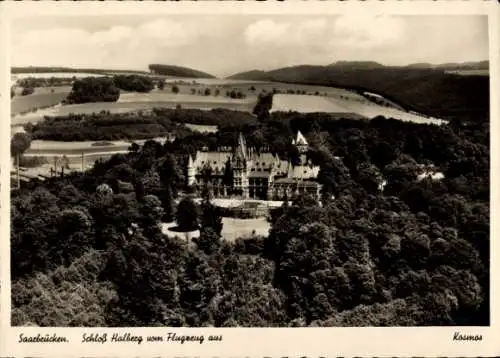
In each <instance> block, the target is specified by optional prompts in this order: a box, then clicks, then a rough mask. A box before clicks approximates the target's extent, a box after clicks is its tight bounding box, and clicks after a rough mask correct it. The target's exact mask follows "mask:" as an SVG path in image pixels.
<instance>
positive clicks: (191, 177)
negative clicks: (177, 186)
mask: <svg viewBox="0 0 500 358" xmlns="http://www.w3.org/2000/svg"><path fill="white" fill-rule="evenodd" d="M195 174H196V169H195V167H194V161H193V158H192V157H191V154H190V155H189V159H188V165H187V185H188V186H193V185H194V183H195V181H196V178H195Z"/></svg>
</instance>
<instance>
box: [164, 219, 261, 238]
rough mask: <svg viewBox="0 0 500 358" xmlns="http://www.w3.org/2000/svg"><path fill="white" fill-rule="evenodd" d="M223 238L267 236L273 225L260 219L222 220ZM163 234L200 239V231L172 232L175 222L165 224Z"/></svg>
mask: <svg viewBox="0 0 500 358" xmlns="http://www.w3.org/2000/svg"><path fill="white" fill-rule="evenodd" d="M222 223H223V227H222V233H221V234H222V237H223V238H224V239H226V240H230V241H234V240H236V239H237V238H239V237H249V236H252V233H254V234H255V235H262V236H267V235H268V234H269V229H270V227H271V225H270V224H269V222H268V221H267V219H266V218H258V219H235V218H222ZM161 226H162V232H163V233H164V234H165V235H167V236H169V237H176V236H177V237H180V238H181V239H186V238H187V239H188V240H191V239H192V238H195V237H199V236H200V231H199V230H195V231H189V232H177V231H173V230H171V229H172V228H174V227H176V226H177V224H176V223H175V222H171V223H163V224H161Z"/></svg>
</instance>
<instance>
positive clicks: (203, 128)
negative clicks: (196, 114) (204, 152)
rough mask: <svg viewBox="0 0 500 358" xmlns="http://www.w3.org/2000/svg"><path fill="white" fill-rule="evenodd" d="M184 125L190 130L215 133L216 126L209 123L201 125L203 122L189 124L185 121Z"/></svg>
mask: <svg viewBox="0 0 500 358" xmlns="http://www.w3.org/2000/svg"><path fill="white" fill-rule="evenodd" d="M185 126H186V127H188V128H189V129H191V130H192V131H196V132H200V133H216V132H217V130H218V129H217V126H211V125H203V124H191V123H187V124H185Z"/></svg>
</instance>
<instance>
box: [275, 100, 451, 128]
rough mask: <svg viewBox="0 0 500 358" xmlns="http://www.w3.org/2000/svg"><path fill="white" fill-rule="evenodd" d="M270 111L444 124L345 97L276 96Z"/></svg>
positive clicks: (438, 120) (434, 119)
mask: <svg viewBox="0 0 500 358" xmlns="http://www.w3.org/2000/svg"><path fill="white" fill-rule="evenodd" d="M360 97H361V96H360ZM271 111H272V112H274V111H297V112H303V113H311V112H330V113H355V114H358V115H360V116H362V117H366V118H373V117H376V116H384V117H392V118H395V119H399V120H402V121H411V122H415V123H433V124H442V123H444V121H442V120H440V119H437V118H428V117H425V116H422V115H418V114H413V113H408V112H405V111H401V110H398V109H396V108H391V107H385V106H380V105H377V104H375V103H373V102H370V101H369V100H367V99H365V98H362V97H361V98H357V99H356V98H350V99H349V100H347V99H345V97H342V98H341V97H340V96H335V97H333V96H329V97H318V96H308V95H293V94H277V95H275V96H274V98H273V107H272V109H271Z"/></svg>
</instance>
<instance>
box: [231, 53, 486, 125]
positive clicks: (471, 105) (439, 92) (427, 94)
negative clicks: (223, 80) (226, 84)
mask: <svg viewBox="0 0 500 358" xmlns="http://www.w3.org/2000/svg"><path fill="white" fill-rule="evenodd" d="M252 74H256V75H257V76H256V77H253V76H252ZM230 78H237V79H246V80H268V81H274V82H285V83H297V84H310V85H324V86H332V87H340V88H347V89H351V90H354V91H369V92H374V93H378V94H380V95H382V96H384V97H386V98H387V99H389V100H391V101H393V102H395V103H397V104H399V105H401V106H402V107H403V108H405V109H407V110H414V111H417V112H420V113H424V114H428V115H432V116H436V117H443V118H445V117H453V116H459V117H464V116H468V117H469V116H476V115H480V116H482V118H485V116H487V114H488V113H489V77H488V76H474V75H472V76H459V75H456V74H451V73H446V72H445V71H444V70H441V69H428V68H424V69H420V68H408V67H386V66H382V67H380V68H359V67H357V68H356V67H354V68H349V66H347V65H346V63H344V64H342V66H335V65H334V66H307V65H301V66H293V67H286V68H281V69H277V70H273V71H268V72H262V71H250V72H246V73H240V74H237V75H234V76H231V77H230Z"/></svg>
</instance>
